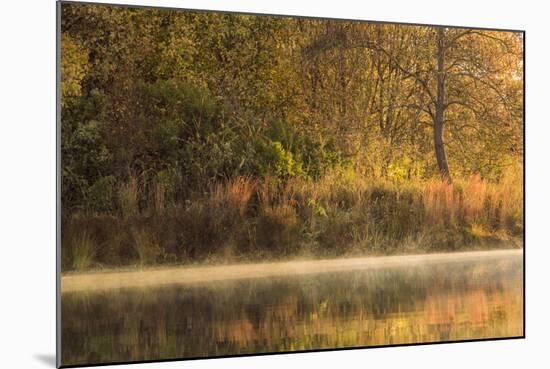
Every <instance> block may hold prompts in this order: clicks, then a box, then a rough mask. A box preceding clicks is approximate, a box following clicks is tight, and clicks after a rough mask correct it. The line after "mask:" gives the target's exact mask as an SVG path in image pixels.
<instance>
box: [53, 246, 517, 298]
mask: <svg viewBox="0 0 550 369" xmlns="http://www.w3.org/2000/svg"><path fill="white" fill-rule="evenodd" d="M521 255H523V250H522V249H519V250H518V249H510V250H494V251H475V252H457V253H442V254H423V255H403V256H380V257H366V258H344V259H325V260H303V261H288V262H276V263H257V264H235V265H219V266H197V267H176V268H175V267H165V268H151V269H142V270H136V271H105V272H91V273H71V274H67V275H63V276H62V277H61V292H62V293H69V292H83V291H93V290H106V289H117V288H133V287H153V286H160V285H170V284H196V283H209V282H217V281H223V280H234V279H249V278H266V277H277V276H289V275H304V274H318V273H332V272H339V271H352V270H359V269H375V268H391V267H404V266H411V265H418V264H421V263H424V264H426V263H456V262H465V261H470V260H476V261H479V260H483V259H487V260H489V259H492V258H502V257H517V256H521Z"/></svg>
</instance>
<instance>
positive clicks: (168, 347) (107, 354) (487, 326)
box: [62, 253, 523, 365]
mask: <svg viewBox="0 0 550 369" xmlns="http://www.w3.org/2000/svg"><path fill="white" fill-rule="evenodd" d="M522 266H523V264H522V254H520V253H518V254H515V255H502V256H498V257H496V258H491V259H489V260H487V259H484V260H482V261H481V260H480V261H467V262H464V261H460V262H454V263H437V264H418V265H415V266H411V265H407V266H403V267H388V268H377V269H366V270H355V271H349V272H335V273H320V274H308V275H295V276H286V277H270V278H257V279H239V280H231V281H225V282H219V281H218V282H211V283H201V284H196V285H170V286H159V287H144V288H127V289H119V290H106V291H90V292H70V293H64V294H63V297H62V315H63V326H62V339H63V352H62V360H63V364H65V365H69V364H79V363H107V362H120V361H135V360H154V359H172V358H191V357H206V356H217V355H232V354H246V353H262V352H279V351H295V350H307V349H323V348H338V347H355V346H373V345H387V344H398V343H418V342H433V341H447V340H464V339H477V338H495V337H511V336H520V335H522V334H523V284H522V276H523V270H522Z"/></svg>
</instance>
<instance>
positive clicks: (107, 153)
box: [60, 4, 524, 272]
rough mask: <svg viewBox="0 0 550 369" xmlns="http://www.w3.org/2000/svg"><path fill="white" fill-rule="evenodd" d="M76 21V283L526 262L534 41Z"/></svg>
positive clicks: (86, 10) (69, 143) (260, 20)
mask: <svg viewBox="0 0 550 369" xmlns="http://www.w3.org/2000/svg"><path fill="white" fill-rule="evenodd" d="M61 12H62V14H61V25H60V26H61V51H62V52H61V60H60V66H61V86H60V87H61V88H60V95H61V98H60V100H61V101H60V104H61V137H60V144H61V184H60V187H61V217H62V219H61V244H62V247H61V249H62V250H61V254H62V255H61V269H62V271H63V272H68V271H86V270H93V269H108V268H119V267H128V266H139V267H142V266H147V267H148V266H155V265H180V264H181V265H194V264H205V263H207V264H224V263H233V262H257V261H267V260H289V259H293V258H303V259H305V258H312V259H318V258H336V257H353V256H365V255H395V254H413V253H434V252H452V251H465V250H490V249H500V248H507V247H521V246H522V242H523V240H522V237H523V154H524V148H523V128H524V126H523V115H524V114H523V35H522V33H515V32H505V31H488V30H475V29H466V28H465V29H462V28H447V27H443V26H409V25H401V24H379V23H372V24H371V23H368V22H352V21H340V20H330V19H301V18H292V17H275V16H266V17H259V16H253V15H243V14H224V13H216V12H194V11H175V10H167V9H142V8H139V9H138V8H130V7H117V6H105V5H95V4H86V5H83V4H63V6H62V8H61Z"/></svg>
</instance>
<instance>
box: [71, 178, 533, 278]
mask: <svg viewBox="0 0 550 369" xmlns="http://www.w3.org/2000/svg"><path fill="white" fill-rule="evenodd" d="M124 191H126V192H124ZM124 191H122V192H121V193H120V194H119V195H120V197H121V199H126V200H128V199H132V201H129V200H128V203H126V202H124V203H123V204H125V205H124V207H123V209H122V210H119V211H111V212H104V213H91V212H73V213H69V214H66V216H65V217H64V218H63V224H62V236H63V239H62V245H63V247H62V269H63V271H64V272H66V271H70V270H75V271H84V270H91V269H103V268H107V269H108V268H118V267H125V266H131V265H140V266H153V265H175V264H186V265H188V264H195V263H199V264H203V263H211V264H219V263H227V262H232V263H234V262H257V261H263V260H272V261H280V260H285V259H286V260H288V259H295V258H307V259H312V258H315V259H319V258H325V259H326V258H338V257H356V256H371V255H388V256H389V255H399V254H412V253H438V252H458V251H472V250H491V249H502V248H508V247H516V248H518V247H521V246H522V243H523V240H522V235H523V202H522V201H523V191H522V185H521V176H518V175H509V176H505V177H503V179H502V180H501V181H500V182H498V183H497V182H487V181H484V180H482V179H481V178H480V177H479V176H472V177H470V178H469V179H465V180H460V179H457V180H455V181H454V182H453V184H449V183H446V182H442V181H439V180H435V179H432V180H423V181H421V180H414V181H410V182H388V181H382V180H371V179H368V178H365V177H363V176H361V175H359V174H357V173H354V172H335V173H332V174H328V175H326V176H324V177H322V178H320V179H318V180H315V181H312V180H305V179H299V178H298V179H289V180H287V181H284V182H281V181H278V180H274V179H269V178H265V179H251V178H245V177H237V178H234V179H232V180H229V181H226V182H220V183H217V184H213V185H212V186H211V187H209V188H207V189H205V191H204V192H201V193H190V194H188V198H187V199H179V200H175V201H174V202H172V203H166V202H165V203H162V204H159V205H158V206H156V207H154V208H148V207H144V208H143V207H140V206H139V202H138V201H137V199H138V197H137V192H136V191H137V190H136V189H131V188H128V189H124ZM126 200H125V201H126Z"/></svg>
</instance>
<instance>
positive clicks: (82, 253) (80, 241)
mask: <svg viewBox="0 0 550 369" xmlns="http://www.w3.org/2000/svg"><path fill="white" fill-rule="evenodd" d="M71 241H72V243H71V244H70V245H69V247H70V249H71V266H72V268H73V269H75V270H82V269H87V268H89V267H90V266H92V264H93V261H94V257H95V255H96V247H97V246H96V245H95V244H94V240H93V238H92V236H91V235H90V234H89V233H88V232H87V231H83V232H82V233H80V234H78V235H76V236H75V237H74V238H73V239H72V240H71Z"/></svg>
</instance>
